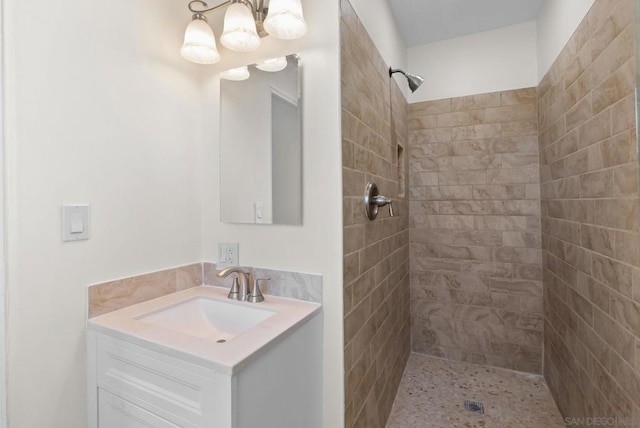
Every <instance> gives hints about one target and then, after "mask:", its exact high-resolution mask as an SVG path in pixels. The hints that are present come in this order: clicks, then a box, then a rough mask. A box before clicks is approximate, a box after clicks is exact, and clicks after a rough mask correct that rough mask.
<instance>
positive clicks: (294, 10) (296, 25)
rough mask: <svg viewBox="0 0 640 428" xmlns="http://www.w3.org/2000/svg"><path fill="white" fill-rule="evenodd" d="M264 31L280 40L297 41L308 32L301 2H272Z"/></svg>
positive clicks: (277, 0)
mask: <svg viewBox="0 0 640 428" xmlns="http://www.w3.org/2000/svg"><path fill="white" fill-rule="evenodd" d="M264 29H265V30H267V32H268V33H269V34H271V35H272V36H273V37H277V38H278V39H287V40H291V39H297V38H299V37H302V36H304V35H305V34H306V32H307V23H306V22H305V20H304V16H303V15H302V4H301V3H300V0H271V2H270V3H269V13H268V14H267V18H266V19H265V20H264Z"/></svg>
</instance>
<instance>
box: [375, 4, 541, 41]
mask: <svg viewBox="0 0 640 428" xmlns="http://www.w3.org/2000/svg"><path fill="white" fill-rule="evenodd" d="M387 1H388V2H389V4H390V5H391V9H392V11H393V14H394V16H395V19H396V22H397V23H398V27H399V28H400V32H401V33H402V36H403V37H404V41H405V43H406V44H407V47H413V46H419V45H423V44H426V43H431V42H436V41H439V40H446V39H451V38H454V37H460V36H464V35H467V34H473V33H477V32H480V31H487V30H493V29H495V28H501V27H506V26H509V25H514V24H520V23H522V22H526V21H531V20H534V19H536V17H537V16H538V10H539V9H540V5H541V4H542V2H543V0H387Z"/></svg>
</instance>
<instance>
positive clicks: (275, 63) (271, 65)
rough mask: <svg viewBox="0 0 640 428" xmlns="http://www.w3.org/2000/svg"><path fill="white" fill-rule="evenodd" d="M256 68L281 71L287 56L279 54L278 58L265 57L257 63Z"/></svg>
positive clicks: (285, 63)
mask: <svg viewBox="0 0 640 428" xmlns="http://www.w3.org/2000/svg"><path fill="white" fill-rule="evenodd" d="M256 68H257V69H258V70H262V71H269V72H271V73H275V72H276V71H282V70H284V69H285V68H287V57H284V56H281V57H280V58H272V59H267V60H265V61H262V62H259V63H257V64H256Z"/></svg>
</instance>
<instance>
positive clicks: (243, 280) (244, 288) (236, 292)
mask: <svg viewBox="0 0 640 428" xmlns="http://www.w3.org/2000/svg"><path fill="white" fill-rule="evenodd" d="M229 275H233V277H234V278H233V286H232V287H231V291H229V295H228V296H227V297H228V298H229V299H236V300H242V301H245V300H247V298H248V297H249V281H250V280H251V273H250V272H247V271H245V270H244V269H242V268H240V267H237V266H231V267H228V268H225V269H222V270H221V271H220V272H218V273H217V276H218V278H226V277H227V276H229ZM238 282H239V283H240V284H239V285H238ZM238 288H239V289H238Z"/></svg>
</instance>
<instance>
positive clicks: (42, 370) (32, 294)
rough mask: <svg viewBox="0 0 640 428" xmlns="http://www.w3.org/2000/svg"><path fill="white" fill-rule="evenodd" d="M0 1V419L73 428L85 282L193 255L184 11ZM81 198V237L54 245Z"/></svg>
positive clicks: (196, 100)
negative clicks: (0, 391) (0, 71)
mask: <svg viewBox="0 0 640 428" xmlns="http://www.w3.org/2000/svg"><path fill="white" fill-rule="evenodd" d="M4 6H5V10H4V12H5V16H4V26H5V37H6V38H5V46H6V52H5V64H6V68H5V72H6V73H5V74H4V76H3V78H4V83H5V87H6V89H7V93H6V97H7V112H6V115H5V119H6V133H7V134H6V150H7V161H6V163H5V167H6V171H5V174H6V177H7V199H6V200H7V242H8V247H7V248H8V302H9V304H8V376H9V377H8V414H9V426H11V427H12V428H21V427H25V428H26V427H39V428H61V427H64V428H83V427H85V426H86V397H85V396H86V394H85V391H86V386H85V374H84V373H85V339H84V337H85V336H84V335H85V333H84V323H85V312H86V309H85V308H86V286H87V285H88V284H90V283H95V282H101V281H105V280H110V279H114V278H118V277H123V276H129V275H134V274H140V273H143V272H147V271H154V270H159V269H164V268H167V267H171V266H176V265H182V264H185V263H190V262H194V261H198V260H199V259H200V257H201V194H200V176H201V173H200V170H199V169H200V168H199V165H200V163H199V162H200V160H199V159H200V153H199V151H200V145H199V135H200V134H199V131H198V130H199V129H200V128H201V123H200V119H201V114H200V113H201V110H200V107H201V104H200V92H199V90H198V81H197V79H196V78H195V76H197V73H198V71H197V69H196V68H195V66H192V65H190V64H188V63H187V62H185V61H183V60H182V59H181V58H180V56H179V54H178V50H179V48H180V44H181V38H182V35H183V34H184V26H185V25H186V24H185V22H184V20H181V19H177V17H180V16H182V15H184V16H185V19H186V20H188V18H189V16H188V14H185V13H184V2H176V1H175V0H136V1H129V0H114V1H111V2H109V3H108V5H106V4H103V5H100V7H99V9H96V7H98V6H99V5H98V4H97V3H95V2H78V1H76V0H57V1H55V2H51V1H46V0H32V1H29V2H25V1H22V0H4ZM102 6H104V7H102ZM84 202H86V203H89V204H91V217H92V225H91V239H90V240H89V241H84V242H74V243H62V242H61V226H60V223H61V210H60V206H61V205H62V204H63V203H84Z"/></svg>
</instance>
